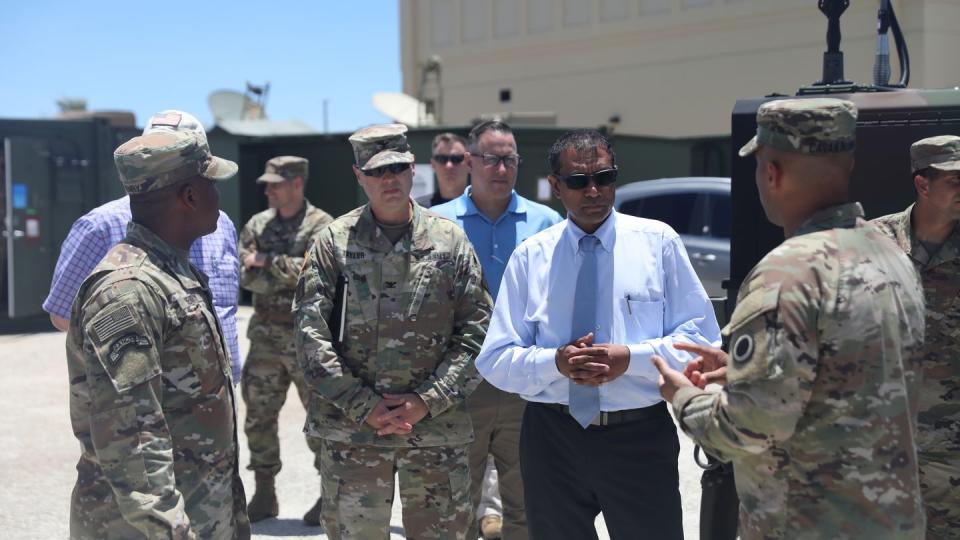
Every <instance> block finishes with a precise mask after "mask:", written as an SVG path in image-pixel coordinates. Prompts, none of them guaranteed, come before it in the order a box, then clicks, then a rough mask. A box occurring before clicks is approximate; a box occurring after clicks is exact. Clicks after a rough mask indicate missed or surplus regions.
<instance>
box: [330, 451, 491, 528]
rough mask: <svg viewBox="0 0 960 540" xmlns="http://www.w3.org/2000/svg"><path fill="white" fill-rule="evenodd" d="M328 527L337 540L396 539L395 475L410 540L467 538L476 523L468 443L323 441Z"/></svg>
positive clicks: (404, 526) (404, 522) (404, 523)
mask: <svg viewBox="0 0 960 540" xmlns="http://www.w3.org/2000/svg"><path fill="white" fill-rule="evenodd" d="M322 448H323V451H322V456H323V457H322V459H321V463H322V464H323V469H322V470H321V473H320V477H321V479H322V480H321V485H322V486H323V487H322V490H323V494H324V498H323V514H322V520H323V527H324V529H325V531H326V533H327V535H328V537H329V538H330V539H331V540H340V539H350V540H353V539H356V540H368V539H369V540H384V539H385V538H389V536H390V512H391V507H392V506H393V493H394V484H393V482H394V475H395V474H396V476H397V477H398V479H399V482H400V489H399V491H400V501H401V503H402V506H403V528H404V530H405V533H406V537H407V538H417V539H418V540H419V539H428V538H442V539H454V538H456V539H465V538H466V537H467V529H469V528H470V525H471V523H472V521H473V511H472V510H473V509H472V507H471V505H470V493H469V485H470V466H469V463H468V457H467V452H468V449H467V445H463V446H438V447H423V448H387V447H374V446H360V445H353V444H349V443H340V442H334V441H329V440H324V441H323V446H322Z"/></svg>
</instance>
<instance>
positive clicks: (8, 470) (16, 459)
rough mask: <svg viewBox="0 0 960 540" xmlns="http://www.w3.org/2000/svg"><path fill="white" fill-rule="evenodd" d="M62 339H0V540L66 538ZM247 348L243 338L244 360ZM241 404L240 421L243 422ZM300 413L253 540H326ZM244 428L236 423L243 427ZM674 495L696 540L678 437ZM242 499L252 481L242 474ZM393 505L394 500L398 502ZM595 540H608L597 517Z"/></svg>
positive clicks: (292, 409) (692, 493)
mask: <svg viewBox="0 0 960 540" xmlns="http://www.w3.org/2000/svg"><path fill="white" fill-rule="evenodd" d="M249 314H250V309H249V308H241V310H240V316H241V321H240V326H241V332H240V335H244V334H245V329H246V322H247V319H248V317H249ZM63 343H64V335H63V334H59V333H55V332H45V333H36V334H22V335H11V336H0V369H2V372H3V373H4V377H3V380H4V381H6V384H5V385H4V388H3V391H2V392H0V482H2V484H0V485H2V486H3V487H2V489H0V536H2V537H4V538H17V539H34V538H36V539H45V540H46V539H50V538H67V536H68V509H69V500H70V490H71V489H72V487H73V483H74V481H75V479H76V476H75V475H76V473H75V470H74V466H75V465H76V461H77V457H78V455H79V449H78V443H77V441H76V439H75V438H74V437H73V433H72V431H71V429H70V423H69V418H68V410H67V400H68V393H67V370H66V367H65V356H64V348H63ZM247 346H248V344H247V343H246V340H245V339H241V343H240V348H241V351H242V352H243V354H246V350H247ZM243 414H244V411H243V405H242V404H241V405H240V418H241V419H242V418H243ZM303 418H304V411H303V408H302V407H301V406H300V402H299V401H298V400H297V399H296V397H295V394H293V392H292V391H291V394H290V396H289V399H288V401H287V406H286V407H284V409H283V412H282V413H281V417H280V423H281V428H280V437H281V449H282V452H283V460H284V463H285V465H284V468H283V470H282V471H281V472H280V475H279V477H278V479H277V484H278V488H277V489H278V492H279V497H280V517H279V519H271V520H266V521H263V522H260V523H257V524H255V525H254V529H253V530H254V538H260V539H266V538H272V537H285V538H312V539H316V538H326V535H323V534H322V531H321V529H319V528H311V527H304V526H303V523H302V521H301V519H300V518H301V516H302V515H303V513H304V512H306V511H307V509H309V508H310V506H311V505H312V504H313V502H314V501H315V499H316V496H317V492H318V490H319V479H318V478H317V476H316V474H315V471H314V469H313V467H312V459H311V457H310V456H309V455H308V454H309V450H308V449H307V445H306V443H305V442H304V440H303V435H302V434H301V432H300V430H301V428H302V426H303ZM241 425H242V420H241ZM680 442H681V451H680V492H681V495H682V497H683V510H684V520H683V521H684V523H683V525H684V531H685V533H686V534H685V536H686V538H688V539H696V538H697V537H698V534H697V526H698V521H699V520H698V512H699V511H698V509H699V507H700V484H699V479H700V471H699V469H698V468H697V466H696V465H695V464H694V463H693V459H692V451H693V450H692V448H693V447H692V445H691V444H690V441H689V439H687V438H686V436H684V435H681V437H680ZM240 444H241V447H242V448H241V453H240V456H241V457H240V459H241V463H246V461H247V455H246V454H247V453H246V439H245V438H244V437H243V434H242V433H241V435H240ZM243 480H244V483H245V485H246V486H247V489H248V493H250V494H252V491H253V474H252V473H250V472H249V471H244V477H243ZM397 500H399V498H397ZM597 530H598V532H599V533H600V537H601V538H608V536H607V533H606V528H605V527H604V525H603V520H602V518H600V519H598V520H597ZM391 533H392V534H391V537H392V538H403V528H402V522H401V518H400V509H399V506H397V505H395V506H394V512H393V520H392V526H391Z"/></svg>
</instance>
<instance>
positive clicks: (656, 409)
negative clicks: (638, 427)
mask: <svg viewBox="0 0 960 540" xmlns="http://www.w3.org/2000/svg"><path fill="white" fill-rule="evenodd" d="M534 404H536V405H543V406H544V407H547V408H550V409H553V410H555V411H558V412H561V413H563V414H565V415H567V416H570V407H568V406H566V405H561V404H559V403H537V402H530V403H529V405H534ZM666 409H667V405H666V403H665V402H663V401H661V402H660V403H657V404H656V405H651V406H649V407H643V408H640V409H626V410H623V411H609V412H607V411H601V412H600V414H598V415H597V416H595V417H594V418H593V420H592V421H591V422H590V425H591V426H612V425H616V424H626V423H627V422H636V421H637V420H645V419H647V418H653V417H655V416H663V415H664V414H665V413H666Z"/></svg>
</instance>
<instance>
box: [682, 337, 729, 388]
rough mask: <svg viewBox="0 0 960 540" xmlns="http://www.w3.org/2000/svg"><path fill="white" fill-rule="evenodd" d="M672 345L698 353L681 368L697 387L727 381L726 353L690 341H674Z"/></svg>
mask: <svg viewBox="0 0 960 540" xmlns="http://www.w3.org/2000/svg"><path fill="white" fill-rule="evenodd" d="M673 347H674V348H675V349H677V350H681V351H686V352H689V353H693V354H696V355H699V356H697V357H696V358H694V359H693V360H691V361H690V362H687V367H686V368H684V370H683V374H684V375H685V376H686V377H687V378H688V379H690V382H692V383H693V384H695V385H696V386H697V387H698V388H704V387H706V386H707V385H708V384H711V383H717V384H726V383H727V363H728V362H729V360H730V357H729V356H728V355H727V353H725V352H723V351H721V350H720V349H717V348H716V347H707V346H705V345H694V344H692V343H674V344H673Z"/></svg>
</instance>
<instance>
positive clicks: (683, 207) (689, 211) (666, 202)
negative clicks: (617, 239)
mask: <svg viewBox="0 0 960 540" xmlns="http://www.w3.org/2000/svg"><path fill="white" fill-rule="evenodd" d="M697 196H698V194H697V193H671V194H669V195H656V196H652V197H646V198H642V199H633V200H630V201H624V202H623V203H622V204H621V205H620V212H622V213H624V214H630V215H632V216H638V217H644V218H647V219H655V220H657V221H662V222H664V223H666V224H667V225H670V227H672V228H673V230H675V231H677V234H688V235H689V234H697V235H699V234H702V233H701V232H700V231H698V230H695V226H696V223H697V222H699V221H700V220H698V219H697V218H696V217H697V216H696V213H695V210H696V208H697Z"/></svg>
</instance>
